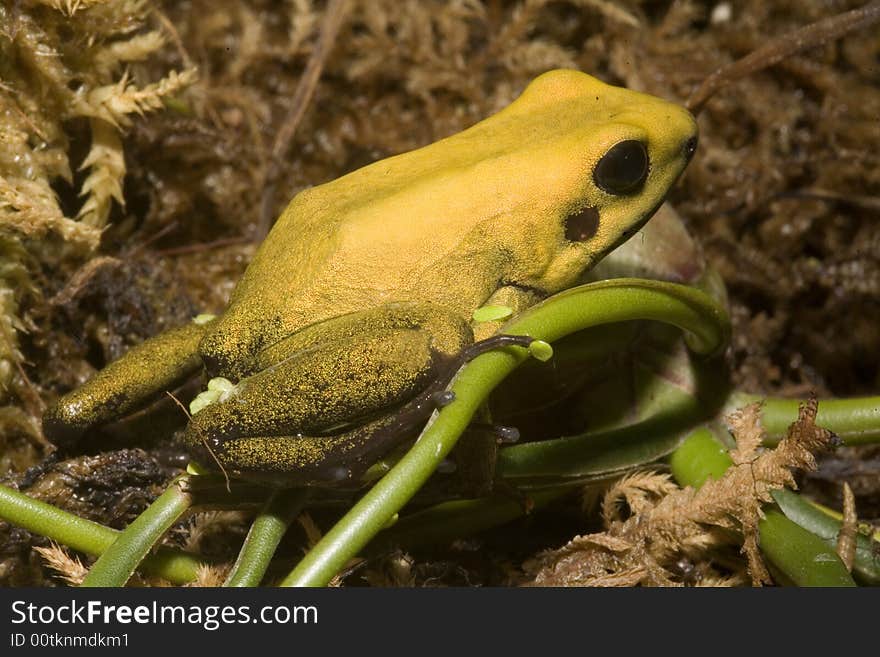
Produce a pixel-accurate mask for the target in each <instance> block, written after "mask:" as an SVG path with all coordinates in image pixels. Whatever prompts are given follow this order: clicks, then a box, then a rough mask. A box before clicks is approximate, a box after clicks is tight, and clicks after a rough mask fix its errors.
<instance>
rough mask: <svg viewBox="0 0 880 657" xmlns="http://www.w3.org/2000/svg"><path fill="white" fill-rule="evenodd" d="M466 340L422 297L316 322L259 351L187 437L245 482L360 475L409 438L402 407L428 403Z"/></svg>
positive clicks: (455, 321)
mask: <svg viewBox="0 0 880 657" xmlns="http://www.w3.org/2000/svg"><path fill="white" fill-rule="evenodd" d="M472 341H473V334H472V332H471V329H470V327H469V325H468V323H467V322H466V321H465V320H464V319H463V318H461V317H459V316H457V315H455V314H453V313H450V312H446V311H444V310H443V309H440V308H438V307H436V306H428V305H419V304H392V305H388V306H384V307H381V308H377V309H374V310H370V311H365V312H362V313H355V314H351V315H346V316H343V317H339V318H336V319H333V320H329V321H327V322H322V323H320V324H316V325H313V326H312V327H309V328H307V329H305V330H303V331H300V332H298V333H296V334H294V335H291V336H289V337H288V338H286V339H284V340H282V341H281V342H279V343H276V344H275V345H272V346H270V347H268V348H267V349H264V350H263V351H262V352H261V353H260V354H259V355H258V356H257V357H256V359H255V364H256V365H258V366H259V367H258V369H259V371H258V372H257V373H256V374H254V375H252V376H249V377H247V378H245V379H242V381H240V382H239V383H238V384H237V385H236V386H235V388H234V389H233V390H232V391H231V394H229V395H227V397H226V399H225V400H223V401H220V402H217V403H214V404H211V405H209V406H207V407H205V408H203V409H202V410H200V411H199V412H198V413H196V414H195V415H194V416H193V418H192V421H191V422H190V424H189V426H188V427H187V430H186V433H185V435H184V440H185V442H186V443H187V445H188V446H189V447H190V448H191V449H192V450H193V451H194V453H196V455H197V456H198V457H199V458H200V459H201V460H203V462H204V463H205V464H206V465H210V464H211V462H212V461H214V460H216V461H217V462H219V464H220V465H222V466H223V467H224V469H226V470H228V471H230V473H232V474H235V475H238V476H242V477H245V478H249V479H258V480H263V481H268V482H271V483H277V484H285V485H295V484H304V483H322V482H324V483H327V482H331V483H339V482H340V479H343V478H348V477H357V476H358V474H359V473H360V472H362V471H363V469H365V468H366V467H369V465H370V464H371V463H372V462H374V461H375V460H377V459H378V458H380V457H381V456H382V455H383V454H384V453H386V452H388V450H390V449H392V448H393V447H394V446H395V445H397V444H398V443H400V442H401V441H402V440H405V439H406V438H407V437H410V436H411V435H412V433H411V431H407V429H408V427H407V426H404V425H403V424H401V423H400V409H401V407H403V408H404V409H407V411H408V412H411V411H418V410H419V409H418V408H413V405H416V406H418V405H419V404H422V405H425V403H426V399H423V398H420V393H421V394H424V393H425V391H426V390H430V389H431V384H432V382H434V381H435V380H436V379H437V378H438V375H439V374H441V373H442V372H444V371H447V370H448V369H449V368H450V367H452V366H453V364H454V363H455V362H456V359H457V357H458V355H459V354H461V353H462V352H463V351H464V350H465V349H466V347H467V346H468V345H469V344H470V343H471V342H472ZM405 414H406V413H404V415H405ZM422 417H424V415H423V416H422ZM404 424H405V423H404ZM385 429H387V431H385ZM207 452H210V454H208V453H207Z"/></svg>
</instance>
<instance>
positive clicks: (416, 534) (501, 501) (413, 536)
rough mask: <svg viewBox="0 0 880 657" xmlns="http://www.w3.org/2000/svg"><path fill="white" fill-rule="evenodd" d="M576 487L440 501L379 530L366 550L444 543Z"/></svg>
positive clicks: (518, 514) (500, 522)
mask: <svg viewBox="0 0 880 657" xmlns="http://www.w3.org/2000/svg"><path fill="white" fill-rule="evenodd" d="M577 488H580V486H562V487H558V488H553V489H545V490H540V491H537V492H535V493H530V494H529V495H528V498H524V499H521V500H518V499H514V498H513V497H511V496H504V495H496V496H493V497H481V498H477V499H470V500H454V501H451V502H442V503H440V504H436V505H434V506H432V507H429V508H427V509H424V510H422V511H418V512H416V513H412V514H410V515H408V516H406V517H405V518H403V519H402V520H400V521H398V522H396V523H395V524H394V525H392V526H391V527H389V528H388V529H384V530H382V531H381V532H379V534H378V535H377V536H376V538H375V539H374V540H373V541H372V542H371V543H370V546H369V550H370V552H371V553H373V552H381V551H382V550H385V549H387V548H389V547H391V546H398V545H402V546H405V547H407V548H413V547H417V546H422V545H443V544H446V543H449V542H450V541H452V540H454V539H456V538H462V537H464V536H471V535H473V534H477V533H479V532H482V531H485V530H487V529H491V528H493V527H498V526H499V525H503V524H505V523H507V522H510V521H512V520H516V519H517V518H520V517H522V516H524V515H526V512H527V510H526V507H525V504H526V503H527V502H528V503H530V504H531V507H530V510H537V509H540V508H541V507H543V506H546V505H547V504H549V503H550V502H552V501H553V500H556V499H559V498H560V497H562V496H564V495H566V494H568V493H570V492H571V491H573V490H575V489H577Z"/></svg>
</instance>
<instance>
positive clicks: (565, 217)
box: [486, 70, 697, 292]
mask: <svg viewBox="0 0 880 657" xmlns="http://www.w3.org/2000/svg"><path fill="white" fill-rule="evenodd" d="M493 119H499V120H500V121H499V126H498V128H499V129H501V131H502V132H503V133H504V134H513V133H516V134H519V135H521V136H523V137H524V143H523V144H522V146H521V148H520V149H519V151H518V155H517V157H518V158H519V160H520V162H526V161H527V162H528V167H527V169H523V166H522V165H521V164H515V163H514V164H513V167H514V168H515V167H519V169H520V170H527V171H528V172H529V173H528V175H526V176H519V177H518V178H517V180H516V184H517V186H518V189H517V190H516V191H514V192H511V193H515V194H517V195H519V197H520V198H519V202H518V203H511V204H510V205H511V207H514V206H518V207H519V211H517V212H515V213H513V215H512V216H510V217H507V218H506V219H507V220H508V221H511V222H514V223H513V224H512V225H516V226H518V227H519V229H518V230H517V231H515V232H514V233H512V234H515V235H518V238H517V239H515V240H514V241H513V242H512V243H510V244H508V246H507V248H508V251H509V252H510V253H512V254H515V256H514V257H515V261H516V265H515V267H514V269H513V271H512V274H513V275H511V276H510V280H509V282H510V283H512V284H515V285H522V286H527V287H532V288H536V289H539V290H542V291H544V292H554V291H557V290H560V289H563V288H565V287H567V286H569V285H572V284H573V283H574V281H575V280H576V279H577V278H578V277H579V276H580V274H581V273H583V272H584V271H586V270H587V269H589V268H591V267H592V266H593V265H594V264H596V263H597V262H598V261H599V260H600V259H601V258H602V257H603V256H604V255H606V254H607V253H608V252H609V251H611V250H613V249H614V248H615V247H617V246H619V245H620V244H621V243H622V242H624V241H625V240H627V239H628V238H629V237H631V236H632V235H633V234H634V233H635V232H636V231H638V230H639V228H641V226H642V225H643V224H644V223H645V222H646V221H647V220H648V219H649V218H650V217H651V215H652V214H654V212H655V211H656V210H657V208H658V207H659V206H660V204H661V203H662V202H663V199H664V197H665V196H666V193H667V191H668V190H669V188H670V187H671V186H672V184H673V183H674V182H675V180H676V179H677V178H678V176H679V175H680V174H681V173H682V171H684V169H685V167H686V166H687V164H688V162H689V161H690V159H691V156H692V155H693V153H694V151H695V149H696V147H697V125H696V122H695V121H694V118H693V117H692V116H691V115H690V113H689V112H688V111H687V110H685V109H684V108H682V107H680V106H678V105H675V104H673V103H670V102H667V101H664V100H662V99H660V98H656V97H654V96H649V95H646V94H642V93H638V92H635V91H631V90H629V89H623V88H619V87H613V86H610V85H607V84H604V83H603V82H601V81H599V80H597V79H595V78H593V77H591V76H589V75H586V74H583V73H580V72H577V71H569V70H557V71H551V72H549V73H545V74H544V75H542V76H540V77H539V78H537V79H536V80H535V81H534V82H532V83H531V84H530V85H529V87H528V88H527V89H526V90H525V92H524V93H523V94H522V95H521V96H520V97H519V98H518V99H517V100H516V101H515V102H514V103H513V104H512V105H510V107H509V108H508V109H506V110H504V111H503V112H501V113H500V114H498V115H497V116H496V117H493ZM490 121H492V119H490ZM486 123H489V122H486ZM512 124H520V127H519V128H517V129H516V130H511V129H510V126H511V125H512ZM492 127H493V126H491V124H490V125H488V126H487V128H489V129H490V130H491V129H492ZM511 152H513V151H511ZM501 165H502V166H501V167H500V172H501V175H505V173H504V171H503V169H504V168H505V163H503V162H502V163H501ZM511 173H512V172H511ZM523 226H525V228H526V229H525V230H523V229H522V227H523Z"/></svg>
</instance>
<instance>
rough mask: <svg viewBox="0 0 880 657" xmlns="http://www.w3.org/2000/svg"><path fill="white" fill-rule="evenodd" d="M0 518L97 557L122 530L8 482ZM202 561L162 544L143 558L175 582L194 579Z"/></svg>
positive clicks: (151, 570)
mask: <svg viewBox="0 0 880 657" xmlns="http://www.w3.org/2000/svg"><path fill="white" fill-rule="evenodd" d="M0 518H2V519H3V520H5V521H7V522H10V523H12V524H14V525H18V526H19V527H23V528H25V529H27V530H28V531H29V532H33V533H34V534H40V535H41V536H45V537H46V538H49V539H51V540H53V541H55V542H57V543H60V544H62V545H66V546H68V547H70V548H72V549H74V550H78V551H80V552H84V553H85V554H90V555H92V556H96V557H98V556H100V555H102V554H103V553H104V552H105V551H106V550H107V548H109V547H110V546H111V545H112V544H113V543H114V541H116V539H117V537H118V536H119V534H120V532H119V531H117V530H115V529H110V528H109V527H104V526H103V525H99V524H98V523H96V522H92V521H91V520H86V519H85V518H80V517H78V516H75V515H73V514H72V513H68V512H67V511H64V510H62V509H59V508H58V507H55V506H52V505H51V504H46V503H45V502H40V501H39V500H35V499H33V498H30V497H28V496H27V495H25V494H24V493H19V492H18V491H16V490H13V489H11V488H7V487H6V486H0ZM202 563H203V562H201V561H199V560H198V559H197V558H196V557H194V556H192V555H189V554H185V553H183V552H180V551H178V550H172V549H170V548H165V547H162V548H159V550H157V551H156V553H155V554H151V555H150V556H148V557H147V558H146V559H145V560H144V562H143V564H141V570H143V572H145V573H147V574H150V575H155V576H157V577H162V578H163V579H167V580H168V581H170V582H172V583H174V584H186V583H188V582H192V581H193V580H195V578H196V573H197V571H198V569H199V567H200V566H201V565H202Z"/></svg>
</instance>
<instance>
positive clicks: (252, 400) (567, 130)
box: [44, 70, 696, 484]
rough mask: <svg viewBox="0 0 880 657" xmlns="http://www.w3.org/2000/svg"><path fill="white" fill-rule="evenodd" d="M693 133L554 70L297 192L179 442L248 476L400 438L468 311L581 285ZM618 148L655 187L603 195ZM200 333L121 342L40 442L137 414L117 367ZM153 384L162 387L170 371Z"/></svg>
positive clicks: (673, 171) (281, 475)
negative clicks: (483, 110) (433, 136)
mask: <svg viewBox="0 0 880 657" xmlns="http://www.w3.org/2000/svg"><path fill="white" fill-rule="evenodd" d="M695 137H696V125H695V122H694V120H693V118H692V117H691V116H690V114H689V113H688V112H687V111H686V110H684V109H683V108H681V107H679V106H677V105H674V104H671V103H668V102H666V101H663V100H661V99H658V98H655V97H653V96H648V95H645V94H641V93H637V92H634V91H630V90H627V89H621V88H618V87H612V86H609V85H606V84H604V83H602V82H600V81H599V80H596V79H595V78H593V77H590V76H589V75H586V74H583V73H580V72H577V71H571V70H557V71H551V72H549V73H545V74H544V75H541V76H540V77H538V78H537V79H536V80H534V81H533V82H532V83H531V84H530V85H529V86H528V88H527V89H526V90H525V91H524V92H523V94H522V95H521V96H520V97H519V98H518V99H517V100H516V101H514V102H513V103H512V104H511V105H510V106H508V107H507V108H505V109H504V110H502V111H501V112H499V113H498V114H496V115H494V116H492V117H489V118H488V119H485V120H484V121H481V122H480V123H478V124H476V125H474V126H473V127H471V128H470V129H468V130H465V131H464V132H461V133H459V134H456V135H453V136H452V137H449V138H447V139H443V140H441V141H438V142H436V143H434V144H431V145H429V146H426V147H424V148H421V149H418V150H415V151H411V152H409V153H404V154H402V155H398V156H396V157H391V158H388V159H385V160H381V161H379V162H376V163H374V164H372V165H369V166H367V167H364V168H362V169H359V170H358V171H355V172H353V173H351V174H348V175H346V176H343V177H342V178H339V179H337V180H334V181H332V182H329V183H327V184H324V185H320V186H317V187H314V188H312V189H309V190H306V191H304V192H301V193H300V194H298V195H297V196H296V197H295V198H294V199H293V200H292V201H291V203H290V205H288V207H287V209H286V210H285V211H284V213H283V214H282V215H281V217H280V218H279V220H278V221H277V223H276V224H275V226H274V228H273V229H272V231H271V232H270V234H269V236H268V237H267V239H266V241H265V242H264V243H263V244H262V246H261V247H260V249H259V251H258V252H257V254H256V255H255V257H254V260H253V261H252V262H251V264H250V266H249V267H248V269H247V271H246V272H245V274H244V276H243V277H242V279H241V281H240V282H239V284H238V286H237V287H236V289H235V291H234V293H233V295H232V299H231V300H230V303H229V307H228V309H227V310H226V312H225V313H224V314H223V315H222V316H221V317H219V318H218V319H216V320H215V321H212V322H209V323H208V324H206V325H204V326H203V327H200V330H201V331H202V336H201V339H200V342H199V344H198V348H197V353H198V356H199V357H200V359H201V361H202V362H203V363H204V366H205V368H206V370H207V372H208V374H209V375H210V376H223V377H227V378H230V379H232V380H234V381H240V383H239V385H238V386H237V389H236V391H235V392H234V393H233V394H232V396H231V398H230V399H228V400H226V401H223V402H219V403H216V404H214V405H212V406H209V407H207V408H205V409H203V410H202V411H200V412H199V413H198V414H196V415H195V416H194V418H193V420H192V422H191V423H190V425H189V427H188V429H187V431H186V433H185V438H184V440H185V442H187V443H188V444H189V445H190V446H191V447H192V448H193V450H194V451H195V452H196V453H197V454H199V453H200V456H201V458H203V459H204V460H205V461H208V462H209V461H210V460H212V459H213V458H216V459H217V460H219V461H220V462H221V463H222V464H223V466H224V467H225V468H226V469H227V470H229V471H230V472H231V473H234V474H238V475H240V476H245V477H250V478H257V479H260V478H262V479H267V480H270V481H273V482H284V483H290V484H300V483H323V482H337V481H339V480H345V479H348V478H352V477H356V476H357V474H358V472H360V471H362V470H363V469H364V468H365V467H367V466H368V465H369V464H370V463H371V462H373V461H375V460H376V458H378V457H379V456H381V455H382V453H383V452H385V451H387V450H388V449H390V448H391V447H393V445H394V440H393V439H391V438H388V437H387V436H385V435H384V434H383V433H382V431H380V430H381V429H383V428H387V425H389V424H393V421H390V420H389V419H388V412H389V409H392V408H395V407H398V406H400V405H401V404H403V403H405V402H406V401H407V400H408V399H412V398H413V397H414V396H415V395H417V394H418V393H419V391H421V390H423V389H424V388H425V387H426V386H427V385H428V384H429V383H430V381H431V380H433V379H434V378H436V376H437V374H438V372H439V371H440V370H441V369H442V368H443V367H444V366H448V363H449V362H451V360H452V359H453V358H454V357H455V356H456V355H457V354H459V353H460V352H461V350H462V349H463V348H465V347H466V346H467V345H468V344H470V343H471V342H472V341H473V340H474V334H475V335H476V338H477V339H481V338H484V337H487V336H488V335H490V334H491V333H493V332H494V331H495V330H496V328H497V324H496V323H489V322H487V323H483V324H477V325H472V322H471V317H472V314H473V312H474V311H475V310H476V309H477V308H479V307H481V306H483V305H486V304H500V305H506V306H510V307H512V308H513V309H514V310H515V311H518V310H521V309H523V308H525V307H528V306H530V305H532V304H533V303H535V302H536V301H538V300H540V299H541V298H543V297H545V296H547V295H549V294H552V293H554V292H557V291H560V290H563V289H565V288H566V287H569V286H571V285H573V284H575V283H576V281H577V279H578V277H579V276H580V275H581V274H582V273H583V272H584V271H585V270H587V269H589V268H590V267H592V266H593V265H594V264H595V263H596V262H598V261H599V259H601V258H602V256H604V255H605V254H606V253H608V251H610V250H611V249H613V248H614V247H615V246H617V245H618V244H620V243H621V242H622V241H624V240H625V239H626V238H627V237H629V236H631V235H632V234H633V233H634V232H636V231H637V230H638V229H639V227H640V226H641V225H642V224H643V223H644V222H645V221H646V220H647V219H648V218H649V217H650V215H651V214H652V213H653V211H654V210H655V209H656V207H657V206H658V205H659V204H660V203H661V202H662V200H663V197H664V196H665V194H666V192H667V190H668V189H669V187H670V186H671V185H672V183H673V182H674V181H675V180H676V178H677V177H678V176H679V175H680V173H681V172H682V171H683V169H684V167H685V166H686V165H687V162H688V160H689V158H690V155H691V153H692V151H693V146H694V145H695V141H694V140H695ZM628 140H631V141H637V142H640V143H641V144H643V145H644V147H645V149H646V151H647V155H648V159H649V162H650V165H649V169H648V173H647V177H646V179H645V180H644V183H643V184H640V185H639V186H638V187H637V188H636V189H633V190H630V191H628V192H627V193H623V194H613V193H609V192H608V191H604V190H603V189H602V188H600V187H599V186H598V185H597V183H596V181H595V180H594V175H593V172H594V170H595V168H596V165H597V163H598V162H599V161H600V160H601V159H602V158H603V156H604V155H605V154H606V153H608V151H609V150H610V149H611V148H612V147H613V146H615V145H617V144H619V143H620V142H624V141H628ZM587 209H589V210H588V212H589V213H592V214H591V215H590V216H594V217H597V219H598V223H595V222H593V223H589V222H587V225H588V228H589V230H582V231H581V232H580V233H579V234H578V235H577V236H576V237H573V234H572V233H570V232H569V233H567V230H566V229H567V226H568V223H567V220H568V219H569V218H570V217H572V216H578V215H579V214H581V213H583V212H584V211H585V210H587ZM162 340H165V342H166V343H167V346H155V345H161V344H165V343H162ZM192 342H193V340H192V339H191V337H188V338H187V339H186V340H180V339H178V340H176V341H174V340H170V339H169V338H168V337H167V336H166V337H163V336H157V337H156V338H154V339H153V340H151V341H148V342H146V343H145V344H144V345H142V346H141V347H138V348H137V349H133V350H132V352H130V354H129V355H126V356H125V357H123V358H122V359H120V360H119V361H117V362H116V363H113V364H111V365H110V366H108V368H106V369H105V370H104V371H103V372H102V373H101V374H99V375H98V376H97V377H96V378H95V379H93V382H90V383H88V384H86V386H84V388H82V389H80V390H79V391H75V392H74V393H71V394H70V395H68V396H66V397H64V398H62V399H61V400H60V402H59V404H58V405H56V407H54V408H52V409H50V411H49V412H47V415H46V419H45V420H44V426H46V427H47V432H48V433H50V434H52V433H54V434H55V435H56V436H59V437H63V438H65V439H67V438H69V437H70V436H71V435H72V434H74V433H81V432H82V431H83V430H84V428H85V427H88V426H91V425H92V424H99V423H102V422H106V421H108V420H110V419H114V418H115V417H116V415H118V414H120V413H122V412H128V411H130V410H131V408H132V407H133V406H135V405H136V404H137V401H138V400H139V399H141V400H144V401H145V400H146V397H147V396H148V395H145V394H144V392H143V388H144V387H145V385H146V384H145V383H144V380H145V379H147V378H148V376H149V375H147V374H144V373H137V372H134V371H133V368H132V367H130V366H129V365H128V364H127V363H126V360H127V359H128V362H130V363H135V362H138V363H141V364H142V363H143V362H144V360H145V356H144V354H143V353H141V352H143V350H145V349H146V350H149V349H152V352H151V354H152V353H153V352H156V353H162V352H164V353H162V356H161V358H162V359H163V360H164V361H166V362H167V361H170V362H176V361H186V362H187V363H190V364H191V363H192V358H191V356H192V353H191V349H192V346H191V345H192ZM151 343H154V346H153V347H150V346H149V345H150V344H151ZM139 350H140V351H139ZM188 350H189V351H188ZM153 357H155V356H153V355H151V356H150V358H153ZM158 369H160V370H161V369H162V368H161V367H160V368H158ZM187 371H190V370H187ZM163 376H164V378H162V383H161V384H160V385H157V386H156V392H161V390H164V389H165V388H164V387H162V386H164V385H167V381H168V380H170V379H173V378H175V377H173V376H169V375H168V374H165V375H163ZM132 382H136V384H133V383H132ZM120 400H122V401H120ZM104 407H110V408H111V409H112V410H111V411H109V412H108V411H105V410H103V409H104ZM383 414H384V415H385V416H386V417H384V418H383V417H381V416H382V415H383ZM386 433H387V432H386ZM206 444H207V445H209V446H210V447H211V451H212V452H213V455H212V456H211V458H209V457H208V456H207V455H206V454H204V452H203V451H201V452H200V450H202V449H203V448H202V446H203V445H206Z"/></svg>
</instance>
